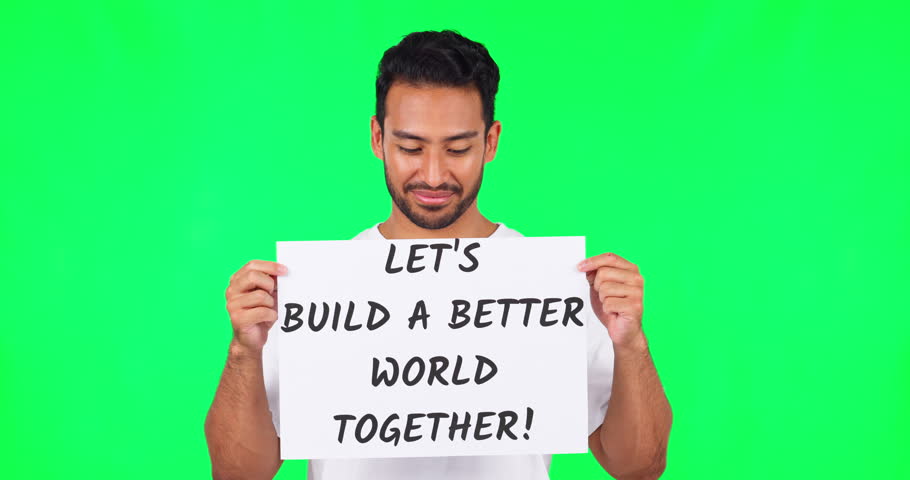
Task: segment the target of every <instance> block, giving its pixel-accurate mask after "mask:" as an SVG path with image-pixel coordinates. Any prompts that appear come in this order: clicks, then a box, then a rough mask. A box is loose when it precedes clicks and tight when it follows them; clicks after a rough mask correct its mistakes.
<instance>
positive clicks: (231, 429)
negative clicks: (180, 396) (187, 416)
mask: <svg viewBox="0 0 910 480" xmlns="http://www.w3.org/2000/svg"><path fill="white" fill-rule="evenodd" d="M285 274H287V267H285V266H284V265H280V264H278V263H276V262H269V261H264V260H252V261H250V262H248V263H247V264H246V265H244V266H243V267H242V268H241V269H240V270H238V271H237V272H236V273H234V275H232V276H231V281H230V284H229V285H228V288H227V290H226V291H225V293H224V296H225V299H226V300H227V310H228V313H229V314H230V317H231V327H232V328H233V330H234V338H233V339H232V340H231V345H230V347H229V348H228V359H227V363H226V364H225V366H224V372H223V373H222V374H221V382H220V383H219V384H218V390H217V391H216V392H215V399H214V400H213V401H212V407H211V408H210V409H209V413H208V415H207V416H206V418H205V438H206V442H208V446H209V456H210V457H211V459H212V477H213V478H215V479H216V480H225V479H234V478H241V479H251V480H258V479H266V480H270V479H271V478H272V477H274V476H275V473H277V472H278V469H279V468H280V467H281V464H282V463H283V461H282V460H281V455H280V453H279V439H278V434H277V432H275V426H274V425H273V424H272V417H271V413H270V411H269V400H268V395H267V394H266V391H265V379H264V378H263V375H262V350H263V347H264V346H265V343H266V340H267V339H268V332H269V328H271V326H272V324H274V323H275V321H276V320H277V319H278V312H277V310H276V308H275V305H276V304H277V298H276V297H277V293H276V286H277V276H279V275H285Z"/></svg>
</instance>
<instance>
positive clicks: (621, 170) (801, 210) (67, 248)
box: [0, 0, 910, 479]
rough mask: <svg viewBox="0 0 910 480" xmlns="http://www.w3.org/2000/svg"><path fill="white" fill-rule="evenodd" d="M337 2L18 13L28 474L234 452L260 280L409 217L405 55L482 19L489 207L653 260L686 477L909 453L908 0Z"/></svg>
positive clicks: (15, 323)
mask: <svg viewBox="0 0 910 480" xmlns="http://www.w3.org/2000/svg"><path fill="white" fill-rule="evenodd" d="M321 3H322V4H321V5H314V4H311V3H310V2H300V1H293V2H292V1H258V2H252V1H248V2H232V1H227V2H225V1H217V2H215V1H212V2H178V1H138V0H135V1H108V2H100V1H81V2H64V1H51V2H43V3H39V2H12V3H9V2H5V3H4V4H3V6H2V7H0V47H2V50H0V68H2V75H0V92H2V93H0V112H2V113H0V122H2V124H0V158H2V162H3V163H2V166H3V167H2V168H3V170H2V175H0V198H2V210H0V228H2V230H0V233H2V250H3V260H2V265H3V271H2V289H3V309H2V310H3V314H2V316H3V323H2V325H3V330H2V333H0V388H2V391H0V425H3V431H4V434H3V436H2V442H3V445H2V450H3V451H4V454H3V455H2V460H0V462H2V463H0V475H2V476H3V477H6V478H137V479H141V478H161V477H168V478H204V477H206V476H207V475H209V463H208V462H209V460H208V454H207V449H206V445H205V438H204V434H203V420H204V417H205V414H206V411H207V409H208V407H209V405H210V402H211V400H212V396H213V393H214V391H215V388H216V385H217V382H218V378H219V375H220V372H221V368H222V366H223V362H224V360H225V358H226V353H227V345H228V341H229V339H230V335H231V332H230V324H229V320H228V318H227V314H226V310H225V305H224V289H225V287H226V286H227V284H228V280H229V277H230V275H231V274H232V273H233V272H234V271H235V270H236V269H238V268H240V267H241V266H242V265H243V264H244V263H245V262H246V261H248V260H250V259H271V260H274V255H275V243H274V242H275V241H276V240H316V239H349V238H351V237H353V236H354V235H356V234H357V233H358V232H360V231H361V230H363V229H365V228H367V227H369V226H370V225H372V224H374V223H376V222H378V221H381V220H384V219H385V218H386V216H387V215H388V213H389V211H390V200H389V198H388V193H387V191H386V189H385V185H384V182H383V180H382V164H381V162H380V161H379V160H378V159H376V158H375V157H374V156H373V155H372V153H371V151H370V148H369V131H368V129H369V119H370V115H372V114H373V107H374V101H375V97H374V95H375V92H374V83H373V82H374V80H375V74H376V67H377V64H378V61H379V58H380V57H381V55H382V52H383V51H384V50H385V49H386V48H388V47H390V46H391V45H393V44H395V43H397V42H398V40H400V38H401V37H402V36H403V35H405V34H406V33H408V32H411V31H415V30H429V29H433V30H438V29H443V28H454V29H456V30H458V31H460V32H461V33H463V34H464V35H466V36H468V37H469V38H472V39H474V40H477V41H480V42H482V43H484V44H486V45H487V47H488V48H489V50H490V52H491V54H492V56H493V58H494V59H495V60H496V61H497V62H498V64H499V65H500V68H501V74H502V81H501V84H500V94H499V96H498V102H497V110H496V116H497V118H498V119H499V120H500V121H501V122H502V124H503V131H502V137H501V146H500V150H499V153H498V155H497V157H496V159H495V160H494V161H493V162H492V163H491V164H489V165H488V166H487V169H486V172H485V173H486V176H485V179H484V180H485V181H484V188H483V189H482V191H481V195H480V208H481V211H482V212H483V213H484V214H485V215H487V216H488V217H489V218H490V219H491V220H493V221H502V222H505V223H506V224H507V225H509V226H510V227H512V228H515V229H517V230H518V231H520V232H522V233H523V234H525V235H530V236H546V235H586V236H587V238H588V248H589V251H588V253H589V254H591V255H593V254H597V253H603V252H606V251H612V252H616V253H618V254H619V255H621V256H624V257H625V258H627V259H629V260H631V261H633V262H634V263H636V264H638V265H639V267H640V268H641V271H642V273H643V275H644V277H645V279H646V289H645V313H644V325H645V331H646V333H647V335H648V337H649V339H650V342H651V348H652V354H653V356H654V359H655V362H656V364H657V367H658V371H659V373H660V376H661V379H662V381H663V384H664V387H665V389H666V392H667V395H668V397H669V399H670V402H671V405H672V407H673V412H674V417H675V418H674V424H673V430H672V434H671V437H670V444H669V462H668V467H667V470H666V473H665V476H664V478H669V479H695V478H699V479H705V478H755V479H764V478H854V477H864V478H871V477H882V478H900V477H903V478H908V476H910V463H908V461H907V460H906V453H907V448H908V443H910V442H908V441H907V433H906V432H907V430H908V427H910V413H908V408H907V405H910V382H908V380H910V335H908V333H910V328H908V325H907V323H908V319H910V315H908V308H907V303H906V297H907V287H908V282H907V281H906V274H907V272H908V271H910V268H908V267H910V260H908V258H910V256H908V255H907V253H906V249H907V247H908V245H910V241H908V240H910V222H908V220H910V196H908V194H907V187H908V180H910V178H908V177H910V175H908V174H910V166H908V164H910V141H908V132H910V129H908V124H910V121H908V112H910V108H908V107H910V91H908V85H910V40H908V38H910V35H908V21H910V7H908V6H907V5H908V4H907V3H906V2H900V1H894V2H877V1H866V2H846V1H795V0H780V1H753V0H737V1H728V2H717V1H690V2H611V3H594V2H592V3H589V4H575V5H570V4H560V3H550V4H544V3H538V4H524V5H517V4H516V5H509V4H501V3H495V2H490V3H486V2H484V3H458V4H432V3H430V2H420V3H412V4H410V5H406V6H400V5H392V4H376V3H375V2H374V3H367V2H338V3H335V2H321ZM305 471H306V462H304V461H293V462H292V461H289V462H286V463H285V466H284V467H283V469H282V471H281V472H280V473H279V477H278V478H295V477H297V478H300V477H302V476H303V475H304V474H305ZM551 475H552V478H561V479H569V478H607V475H606V474H605V473H603V472H602V471H601V470H600V469H599V466H598V465H597V462H596V461H595V460H594V458H593V456H591V455H590V454H587V455H558V456H555V457H554V461H553V466H552V470H551Z"/></svg>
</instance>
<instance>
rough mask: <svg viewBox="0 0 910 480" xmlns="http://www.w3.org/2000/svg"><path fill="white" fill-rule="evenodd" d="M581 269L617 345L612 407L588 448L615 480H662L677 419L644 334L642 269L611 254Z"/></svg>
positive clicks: (587, 262)
mask: <svg viewBox="0 0 910 480" xmlns="http://www.w3.org/2000/svg"><path fill="white" fill-rule="evenodd" d="M578 269H579V270H581V271H583V272H585V275H586V277H587V279H588V284H589V285H591V306H592V307H593V308H594V312H595V313H596V314H597V318H598V319H599V320H600V321H601V323H603V325H604V326H605V327H606V328H607V332H608V333H609V335H610V339H611V340H612V341H613V387H612V392H611V394H610V403H609V406H608V407H607V413H606V414H605V415H604V420H603V423H602V424H601V425H600V426H599V427H597V430H595V431H594V433H592V434H591V435H590V436H589V437H588V446H589V447H590V448H591V452H592V453H593V454H594V457H595V458H597V461H598V462H599V463H600V465H601V466H602V467H603V468H604V470H606V471H607V473H609V474H610V475H612V476H613V477H615V478H617V479H622V480H627V479H628V480H637V479H652V478H658V477H660V475H661V474H662V473H663V471H664V469H665V467H666V462H667V443H668V441H669V439H670V424H671V423H672V421H673V414H672V412H671V411H670V403H669V402H668V401H667V396H666V395H665V394H664V390H663V386H661V384H660V379H659V378H658V377H657V370H656V369H655V368H654V362H653V361H652V359H651V353H650V351H649V350H648V341H647V339H646V338H645V334H644V331H643V330H642V322H641V318H642V312H643V310H644V302H643V299H644V284H645V283H644V277H642V275H641V271H639V269H638V265H635V264H634V263H632V262H630V261H628V260H626V259H624V258H622V257H620V256H619V255H616V254H615V253H612V252H608V253H604V254H601V255H596V256H594V257H590V258H587V259H585V260H582V261H581V262H580V263H579V264H578Z"/></svg>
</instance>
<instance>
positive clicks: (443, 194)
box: [411, 190, 453, 205]
mask: <svg viewBox="0 0 910 480" xmlns="http://www.w3.org/2000/svg"><path fill="white" fill-rule="evenodd" d="M411 192H412V193H413V194H414V196H415V197H417V201H419V202H420V203H422V204H424V205H442V204H443V203H446V202H448V201H449V199H450V198H452V195H453V194H452V192H451V191H445V190H443V191H433V190H411Z"/></svg>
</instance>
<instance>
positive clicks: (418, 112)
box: [372, 82, 501, 230]
mask: <svg viewBox="0 0 910 480" xmlns="http://www.w3.org/2000/svg"><path fill="white" fill-rule="evenodd" d="M372 128H373V151H374V153H376V156H378V157H380V158H382V159H383V161H384V162H383V163H384V168H385V178H386V186H387V187H388V189H389V194H390V195H391V196H392V200H393V201H394V203H395V206H397V207H398V209H399V210H401V212H402V213H403V214H404V215H405V216H406V217H407V218H408V219H410V221H411V222H413V223H414V224H415V225H417V226H419V227H421V228H426V229H431V230H435V229H439V228H445V227H448V226H449V225H451V224H452V223H454V222H455V221H456V220H458V218H459V217H461V215H462V214H463V213H465V212H466V211H467V210H468V209H469V208H471V207H472V206H473V205H474V202H475V200H476V198H477V193H478V192H479V190H480V184H481V180H482V178H483V166H484V164H485V163H486V162H488V161H490V160H492V158H493V155H494V154H495V150H496V142H497V141H498V135H499V131H500V128H501V127H500V126H499V122H494V124H493V126H492V127H491V128H490V132H489V133H488V134H487V135H486V136H485V135H484V122H483V107H482V105H481V100H480V93H479V92H478V91H477V89H476V88H474V87H467V88H458V87H439V86H414V85H410V84H406V83H400V82H396V83H394V84H393V85H392V87H391V88H390V89H389V93H388V96H387V97H386V117H385V129H384V132H383V133H381V132H380V131H379V124H378V122H377V120H376V117H373V120H372Z"/></svg>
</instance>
